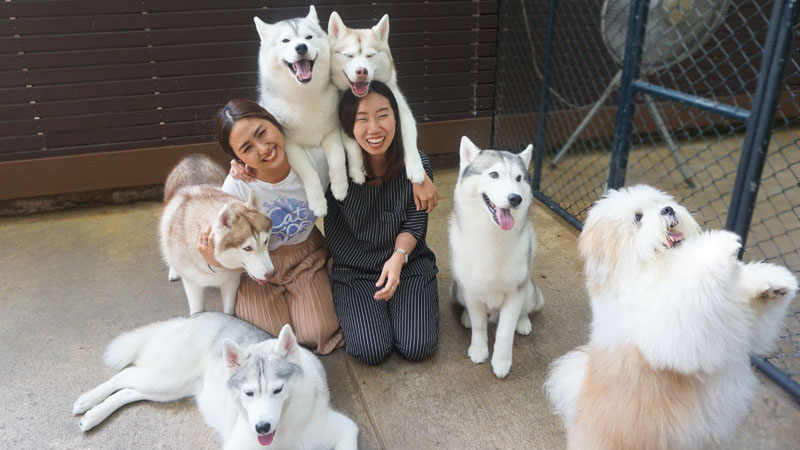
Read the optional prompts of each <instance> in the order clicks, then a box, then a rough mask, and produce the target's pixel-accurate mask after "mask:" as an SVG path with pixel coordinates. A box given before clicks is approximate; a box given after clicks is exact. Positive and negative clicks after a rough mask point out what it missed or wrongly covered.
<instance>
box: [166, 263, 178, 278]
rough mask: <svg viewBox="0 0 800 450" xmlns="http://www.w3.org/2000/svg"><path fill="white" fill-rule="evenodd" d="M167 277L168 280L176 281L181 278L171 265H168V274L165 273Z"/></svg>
mask: <svg viewBox="0 0 800 450" xmlns="http://www.w3.org/2000/svg"><path fill="white" fill-rule="evenodd" d="M167 279H168V280H169V281H178V280H180V279H181V276H180V275H178V272H176V271H175V269H174V268H172V266H170V267H169V274H167Z"/></svg>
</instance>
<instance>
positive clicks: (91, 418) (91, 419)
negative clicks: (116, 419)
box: [78, 409, 104, 433]
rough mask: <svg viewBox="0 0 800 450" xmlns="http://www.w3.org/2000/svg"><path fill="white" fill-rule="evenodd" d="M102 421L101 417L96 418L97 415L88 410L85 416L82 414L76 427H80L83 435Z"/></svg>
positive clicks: (92, 410) (93, 411)
mask: <svg viewBox="0 0 800 450" xmlns="http://www.w3.org/2000/svg"><path fill="white" fill-rule="evenodd" d="M103 419H104V418H103V417H98V414H96V413H95V410H94V409H90V410H88V411H86V414H84V415H83V417H81V421H80V422H79V423H78V427H80V429H81V431H83V432H84V433H85V432H87V431H89V430H91V429H92V428H94V427H96V426H97V424H99V423H100V422H102V421H103Z"/></svg>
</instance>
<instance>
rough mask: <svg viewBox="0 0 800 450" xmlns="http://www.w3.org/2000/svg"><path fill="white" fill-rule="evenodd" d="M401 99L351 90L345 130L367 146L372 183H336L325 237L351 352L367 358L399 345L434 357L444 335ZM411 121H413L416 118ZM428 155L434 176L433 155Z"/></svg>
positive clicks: (380, 90)
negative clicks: (342, 190)
mask: <svg viewBox="0 0 800 450" xmlns="http://www.w3.org/2000/svg"><path fill="white" fill-rule="evenodd" d="M398 117H399V114H398V109H397V101H396V100H395V97H394V95H393V94H392V91H391V90H390V89H389V88H388V87H387V86H386V85H385V84H383V83H380V82H377V81H372V83H371V85H370V92H369V94H368V95H366V96H364V97H362V98H358V97H356V96H355V95H353V93H352V92H350V91H347V92H346V93H345V94H344V97H343V98H342V100H341V102H340V104H339V120H340V121H341V124H342V128H343V129H344V131H345V133H347V134H348V135H349V136H350V137H351V138H354V139H355V140H356V141H357V142H358V144H359V145H360V146H361V149H362V152H363V155H364V162H365V169H366V171H367V182H366V183H364V184H363V185H358V184H355V183H353V182H352V181H351V182H350V185H349V186H348V191H347V192H348V193H347V197H346V198H345V199H344V201H341V202H340V201H338V200H336V199H335V198H334V197H333V194H332V193H331V190H330V189H328V191H327V193H326V197H327V200H328V215H327V216H326V217H325V237H326V239H327V241H328V247H329V249H330V251H331V255H332V257H333V272H332V275H331V288H332V289H333V302H334V306H335V307H336V312H337V314H338V316H339V323H340V325H341V327H342V331H343V332H344V338H345V348H346V350H347V353H348V354H350V355H352V356H353V357H355V358H356V359H358V360H359V361H362V362H364V363H367V364H377V363H379V362H381V361H382V360H383V359H384V358H385V357H386V356H387V355H388V354H389V353H390V352H391V351H392V350H393V349H397V350H398V351H399V352H400V353H401V354H402V355H403V356H405V357H406V358H408V359H410V360H420V359H423V358H426V357H427V356H429V355H431V354H432V353H433V352H434V351H435V350H436V347H437V343H438V338H439V300H438V294H437V288H436V274H437V272H438V269H437V267H436V258H435V256H434V254H433V252H432V251H431V250H430V249H429V248H428V246H427V244H426V243H425V234H426V231H427V225H428V214H427V212H426V211H425V209H431V207H428V208H424V207H423V208H420V209H417V207H416V205H415V201H414V194H413V192H412V183H411V182H410V181H409V180H408V179H406V177H405V173H406V171H405V165H404V162H403V155H404V151H403V142H402V139H401V138H400V136H401V135H402V134H401V131H400V126H401V124H400V122H399V121H398ZM410 126H413V124H411V125H410ZM421 156H422V161H423V165H424V167H425V171H426V172H427V175H428V177H430V178H431V179H433V171H432V170H431V166H430V161H428V158H427V157H426V156H425V155H421Z"/></svg>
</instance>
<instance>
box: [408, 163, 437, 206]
mask: <svg viewBox="0 0 800 450" xmlns="http://www.w3.org/2000/svg"><path fill="white" fill-rule="evenodd" d="M411 186H412V188H413V190H414V205H416V207H417V211H422V210H424V211H425V212H426V213H428V214H430V213H431V211H433V208H436V205H438V204H439V190H438V189H436V185H435V184H433V181H431V179H430V178H429V177H428V174H427V173H426V174H425V181H423V182H422V183H413V184H412V185H411Z"/></svg>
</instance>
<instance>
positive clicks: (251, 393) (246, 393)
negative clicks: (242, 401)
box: [244, 391, 253, 397]
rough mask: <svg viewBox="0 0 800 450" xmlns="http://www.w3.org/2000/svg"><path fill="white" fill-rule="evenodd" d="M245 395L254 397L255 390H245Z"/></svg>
mask: <svg viewBox="0 0 800 450" xmlns="http://www.w3.org/2000/svg"><path fill="white" fill-rule="evenodd" d="M244 395H246V396H248V397H252V396H253V391H244Z"/></svg>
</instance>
